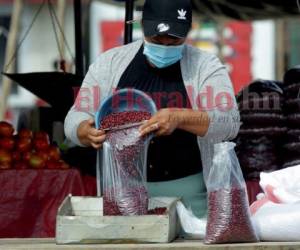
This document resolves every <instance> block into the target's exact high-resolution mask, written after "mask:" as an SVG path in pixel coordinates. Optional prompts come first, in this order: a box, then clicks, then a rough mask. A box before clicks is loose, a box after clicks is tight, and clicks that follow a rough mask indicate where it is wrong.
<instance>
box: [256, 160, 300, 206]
mask: <svg viewBox="0 0 300 250" xmlns="http://www.w3.org/2000/svg"><path fill="white" fill-rule="evenodd" d="M259 184H260V186H261V188H262V189H263V191H264V193H265V195H266V196H267V198H268V199H269V200H271V201H273V202H275V203H295V202H299V201H300V165H298V166H295V167H290V168H286V169H282V170H278V171H275V172H272V173H261V174H260V183H259Z"/></svg>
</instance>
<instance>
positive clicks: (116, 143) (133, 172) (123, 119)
mask: <svg viewBox="0 0 300 250" xmlns="http://www.w3.org/2000/svg"><path fill="white" fill-rule="evenodd" d="M150 116H151V114H149V113H146V112H138V111H135V112H123V113H118V114H112V115H109V116H107V117H105V118H104V120H103V121H102V127H101V129H105V128H108V127H109V128H111V127H118V126H123V125H129V124H130V123H136V122H140V121H143V120H147V119H149V118H150ZM148 145H149V138H147V137H140V133H139V125H135V126H132V127H129V128H125V129H118V130H111V131H108V132H107V134H106V141H105V143H104V144H103V152H102V183H103V202H104V204H103V213H104V215H106V216H116V215H123V216H132V215H145V214H147V212H148V192H147V189H146V167H147V165H146V162H147V151H148Z"/></svg>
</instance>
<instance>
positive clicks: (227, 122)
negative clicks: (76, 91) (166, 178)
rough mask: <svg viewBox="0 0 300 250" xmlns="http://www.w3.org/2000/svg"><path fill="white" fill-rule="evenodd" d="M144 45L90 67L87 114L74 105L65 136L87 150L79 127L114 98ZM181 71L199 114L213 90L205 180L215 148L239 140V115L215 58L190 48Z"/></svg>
mask: <svg viewBox="0 0 300 250" xmlns="http://www.w3.org/2000/svg"><path fill="white" fill-rule="evenodd" d="M142 43H143V41H142V40H139V41H136V42H133V43H131V44H128V45H125V46H121V47H117V48H113V49H111V50H109V51H107V52H105V53H103V54H101V55H100V56H99V57H98V58H97V60H96V62H95V63H93V64H92V65H91V66H90V68H89V71H88V73H87V75H86V77H85V79H84V81H83V84H82V87H81V91H82V94H81V95H82V96H85V97H87V96H88V97H89V98H90V99H89V101H86V106H85V108H86V110H79V109H78V107H77V106H76V105H74V106H73V107H72V108H71V110H70V111H69V113H68V115H67V117H66V119H65V134H66V136H67V138H69V139H70V140H71V141H72V142H74V143H75V144H77V145H80V146H83V145H81V143H80V142H79V140H78V137H77V128H78V126H79V124H80V123H81V122H82V121H84V120H87V119H90V118H92V117H94V114H95V113H96V112H97V109H98V107H99V104H100V103H99V102H98V101H97V100H98V99H99V98H100V102H101V100H103V99H104V98H105V97H107V96H109V95H111V94H112V91H113V90H114V89H115V88H116V87H117V85H118V83H119V80H120V78H121V76H122V74H123V73H124V71H125V70H126V68H127V67H128V65H129V64H130V62H131V61H132V60H133V58H134V57H135V55H136V54H137V52H138V50H139V49H140V47H141V45H142ZM181 71H182V77H183V81H184V84H185V86H186V89H187V92H188V95H189V98H190V102H191V104H192V107H193V109H195V110H199V107H198V105H197V96H199V93H202V94H203V93H205V92H206V91H207V87H209V88H211V89H212V90H213V105H212V106H211V107H210V108H209V109H208V110H206V112H207V113H208V115H209V117H210V125H209V129H208V132H207V134H206V135H205V136H204V137H200V136H199V137H198V144H199V148H200V152H201V158H202V164H203V169H204V177H205V176H206V174H207V173H206V172H207V171H205V170H207V169H209V167H210V166H211V165H212V157H213V150H214V147H213V145H214V144H215V143H219V142H222V141H227V140H231V139H233V138H234V137H236V135H237V133H238V131H239V127H240V117H239V112H238V108H237V105H236V101H235V96H234V91H233V88H232V83H231V81H230V78H229V76H228V73H227V71H226V69H225V66H224V65H222V63H221V62H220V60H219V59H218V58H217V57H216V56H215V55H213V54H210V53H207V52H204V51H202V50H200V49H197V48H195V47H192V46H189V45H187V46H185V49H184V52H183V58H182V59H181ZM97 89H99V90H100V95H99V98H95V90H97ZM224 95H226V96H227V98H226V99H225V98H223V99H222V98H221V97H222V96H224ZM228 97H230V98H228ZM229 99H230V100H231V102H232V103H230V104H229V103H228V100H229ZM86 100H88V98H86ZM216 100H217V101H218V102H216ZM80 102H81V108H82V103H84V100H82V99H81V100H80ZM226 104H227V105H230V106H232V107H231V108H230V109H228V110H226V111H224V110H222V109H220V107H221V106H222V105H226ZM83 106H84V105H83ZM182 167H184V166H182Z"/></svg>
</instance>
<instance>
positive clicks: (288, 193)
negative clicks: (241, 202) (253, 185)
mask: <svg viewBox="0 0 300 250" xmlns="http://www.w3.org/2000/svg"><path fill="white" fill-rule="evenodd" d="M260 178H261V181H260V185H261V188H262V189H263V191H264V194H259V195H258V199H257V201H256V202H254V203H253V204H252V205H251V213H252V221H253V223H254V224H255V227H256V230H257V232H258V236H259V238H260V239H261V240H264V241H299V240H300V166H295V167H290V168H286V169H282V170H278V171H275V172H272V173H261V175H260Z"/></svg>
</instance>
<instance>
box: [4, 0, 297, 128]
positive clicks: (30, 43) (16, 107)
mask: <svg viewBox="0 0 300 250" xmlns="http://www.w3.org/2000/svg"><path fill="white" fill-rule="evenodd" d="M22 2H23V4H22V9H21V15H20V16H19V18H20V20H19V23H20V25H19V28H18V31H17V41H16V45H15V48H14V49H13V50H12V51H14V53H13V54H12V55H11V57H9V60H8V62H9V64H10V65H5V56H7V55H6V53H5V52H6V48H7V39H8V32H9V29H10V23H11V19H12V12H13V4H14V1H9V0H0V68H1V69H2V71H4V72H6V71H7V69H8V67H11V72H14V73H28V72H45V71H52V72H53V71H61V70H62V69H64V70H65V71H66V72H70V73H75V63H74V58H75V26H74V25H75V24H74V9H73V8H74V6H73V1H54V0H53V1H42V0H24V1H22ZM229 2H230V1H229ZM229 2H228V3H227V1H194V8H195V13H194V22H193V29H192V31H191V32H190V35H189V39H188V43H190V44H193V45H194V46H196V47H199V48H201V49H203V50H207V51H210V52H212V53H215V54H217V55H218V56H219V57H220V58H221V59H222V60H223V62H224V63H225V64H226V65H227V68H228V71H229V72H230V76H231V78H232V81H233V84H234V88H235V91H236V93H238V91H240V90H241V89H242V88H243V87H245V86H247V85H248V84H249V83H250V82H252V81H253V80H255V79H260V78H261V79H268V80H282V78H283V75H284V72H285V71H286V70H287V69H288V68H290V67H292V66H294V65H297V64H298V63H299V61H300V32H299V28H300V19H299V16H298V15H299V10H298V9H297V5H296V1H293V3H292V5H291V6H290V8H289V4H285V5H284V7H283V6H280V7H278V8H277V7H276V5H275V6H272V5H268V4H263V5H261V6H260V5H258V6H254V7H255V8H252V7H253V6H252V7H251V8H249V6H248V7H247V5H246V3H245V4H244V5H239V6H238V5H234V4H232V3H229ZM232 2H234V1H232ZM236 2H239V1H236ZM249 2H252V3H255V2H263V1H249ZM266 2H267V1H266ZM271 2H272V1H271ZM275 2H280V1H275ZM275 2H274V1H273V4H275ZM287 2H289V1H287ZM81 3H82V46H83V55H84V56H83V59H84V60H83V67H84V70H83V72H86V71H87V69H88V66H89V65H90V64H91V63H92V62H93V61H94V60H95V59H96V57H97V56H98V55H99V54H100V53H101V52H103V51H106V50H108V49H110V48H113V47H115V46H119V45H122V44H123V40H124V39H123V36H124V18H125V6H124V5H125V4H124V3H123V2H120V1H108V0H107V1H99V0H98V1H97V0H90V1H88V0H85V1H81ZM212 3H214V5H213V4H212ZM142 4H143V1H136V2H135V12H134V20H136V22H134V24H133V40H136V39H140V38H142V37H143V34H142V30H141V27H140V22H139V20H140V18H141V6H142ZM248 4H250V3H248ZM281 4H282V3H281ZM49 5H50V7H49ZM51 9H52V12H51ZM53 13H54V15H53ZM53 16H54V17H53ZM55 17H58V22H57V23H55ZM62 61H64V62H65V63H64V66H63V67H62V66H61V62H62ZM6 63H7V60H6ZM3 79H4V77H3V76H2V75H1V77H0V87H1V84H2V82H3ZM41 87H42V85H41ZM7 104H8V105H7V108H6V110H5V119H6V120H8V121H10V122H12V123H13V124H14V125H15V126H16V127H17V126H25V125H26V126H29V125H30V126H31V127H33V129H36V130H39V129H40V127H41V126H43V123H38V122H35V123H34V122H33V121H34V117H36V116H37V113H38V115H39V116H40V115H41V110H47V107H49V103H48V104H47V102H46V101H45V100H43V99H40V98H39V97H37V96H35V95H34V94H32V93H31V92H30V91H28V90H25V89H24V88H22V87H21V86H20V85H18V84H17V83H13V85H12V88H11V90H10V94H9V96H8V103H7ZM50 105H51V104H50ZM44 112H46V113H45V114H46V115H44V116H46V117H48V116H49V115H50V116H51V112H50V111H44ZM34 114H35V115H34ZM29 123H30V124H29ZM45 123H47V120H46V121H45V122H44V124H45ZM46 129H47V128H46Z"/></svg>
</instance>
